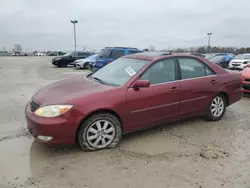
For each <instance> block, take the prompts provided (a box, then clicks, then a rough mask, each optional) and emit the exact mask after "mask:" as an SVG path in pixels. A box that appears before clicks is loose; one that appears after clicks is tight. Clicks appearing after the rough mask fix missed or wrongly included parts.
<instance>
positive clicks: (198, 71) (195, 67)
mask: <svg viewBox="0 0 250 188" xmlns="http://www.w3.org/2000/svg"><path fill="white" fill-rule="evenodd" d="M179 64H180V69H181V77H182V79H189V78H198V77H203V76H206V75H207V73H206V70H205V65H204V63H201V62H200V61H198V60H196V59H194V58H188V57H184V58H179Z"/></svg>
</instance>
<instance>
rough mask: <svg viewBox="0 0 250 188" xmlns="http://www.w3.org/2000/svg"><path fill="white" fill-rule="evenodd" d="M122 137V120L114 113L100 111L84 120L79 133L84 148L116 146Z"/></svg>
mask: <svg viewBox="0 0 250 188" xmlns="http://www.w3.org/2000/svg"><path fill="white" fill-rule="evenodd" d="M121 137H122V126H121V122H120V121H119V120H118V118H117V117H115V116H114V115H112V114H109V113H100V114H96V115H93V116H91V117H90V118H88V119H87V120H86V121H84V122H83V123H82V125H81V127H80V130H79V131H78V134H77V140H78V143H79V145H80V147H81V148H82V149H83V150H90V151H94V150H99V149H106V148H114V147H116V146H117V144H118V143H119V141H120V140H121Z"/></svg>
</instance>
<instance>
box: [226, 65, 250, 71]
mask: <svg viewBox="0 0 250 188" xmlns="http://www.w3.org/2000/svg"><path fill="white" fill-rule="evenodd" d="M246 66H247V65H245V64H240V65H233V64H229V66H228V68H229V69H234V70H243V69H244V68H246Z"/></svg>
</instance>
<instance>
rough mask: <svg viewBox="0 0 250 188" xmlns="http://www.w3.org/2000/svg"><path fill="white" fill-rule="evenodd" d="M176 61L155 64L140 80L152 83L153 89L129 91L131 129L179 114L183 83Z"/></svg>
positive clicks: (162, 61) (129, 123)
mask: <svg viewBox="0 0 250 188" xmlns="http://www.w3.org/2000/svg"><path fill="white" fill-rule="evenodd" d="M176 66H177V63H176V61H175V59H173V58H172V59H165V60H161V61H158V62H156V63H154V64H153V65H152V66H150V67H149V68H148V69H147V70H146V71H145V72H144V73H143V74H142V75H141V77H140V78H139V79H140V80H149V81H150V87H148V88H140V89H139V90H135V89H133V88H129V89H128V91H127V97H126V104H127V109H128V110H129V116H128V118H127V119H128V121H129V122H128V125H129V128H130V129H140V128H145V127H148V126H152V125H153V123H156V122H160V121H163V120H167V119H171V118H175V117H177V116H178V114H179V104H180V81H179V80H178V75H177V69H176Z"/></svg>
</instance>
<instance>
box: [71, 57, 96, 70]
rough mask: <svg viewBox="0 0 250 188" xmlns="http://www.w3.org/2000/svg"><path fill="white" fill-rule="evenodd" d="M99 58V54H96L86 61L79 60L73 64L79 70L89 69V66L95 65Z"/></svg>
mask: <svg viewBox="0 0 250 188" xmlns="http://www.w3.org/2000/svg"><path fill="white" fill-rule="evenodd" d="M98 57H99V56H98V54H94V55H91V56H89V57H87V58H84V59H78V60H76V61H75V62H74V63H73V64H75V65H76V67H77V68H80V69H87V68H88V67H89V64H90V63H91V64H93V63H95V62H96V60H97V59H98Z"/></svg>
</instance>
